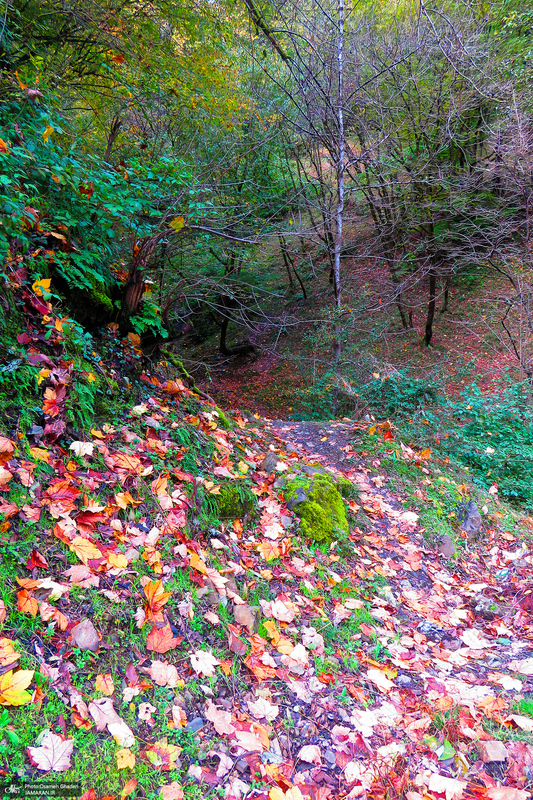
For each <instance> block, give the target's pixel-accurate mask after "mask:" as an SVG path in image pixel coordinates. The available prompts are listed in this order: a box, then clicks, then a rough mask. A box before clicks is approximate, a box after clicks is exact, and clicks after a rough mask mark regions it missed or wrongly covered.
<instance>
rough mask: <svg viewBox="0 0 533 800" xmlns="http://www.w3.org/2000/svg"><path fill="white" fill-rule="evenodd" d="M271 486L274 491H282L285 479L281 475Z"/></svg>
mask: <svg viewBox="0 0 533 800" xmlns="http://www.w3.org/2000/svg"><path fill="white" fill-rule="evenodd" d="M272 486H273V488H274V489H283V487H284V486H285V478H284V477H283V476H282V475H280V477H279V478H276V480H275V481H274V483H273V484H272Z"/></svg>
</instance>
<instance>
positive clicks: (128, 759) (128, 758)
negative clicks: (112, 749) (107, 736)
mask: <svg viewBox="0 0 533 800" xmlns="http://www.w3.org/2000/svg"><path fill="white" fill-rule="evenodd" d="M115 758H116V759H117V769H126V768H129V769H133V767H134V766H135V753H132V752H131V750H129V749H128V748H127V747H123V748H122V750H117V752H116V753H115Z"/></svg>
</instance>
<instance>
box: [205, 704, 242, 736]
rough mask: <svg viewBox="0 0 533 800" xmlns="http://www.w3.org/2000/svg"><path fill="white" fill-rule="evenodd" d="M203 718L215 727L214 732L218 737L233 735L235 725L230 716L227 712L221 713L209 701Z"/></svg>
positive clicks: (220, 710) (221, 711)
mask: <svg viewBox="0 0 533 800" xmlns="http://www.w3.org/2000/svg"><path fill="white" fill-rule="evenodd" d="M205 717H206V719H208V720H209V721H210V722H212V723H213V725H214V726H215V730H216V732H217V733H218V734H220V736H224V735H228V736H229V735H230V734H232V733H235V725H233V722H232V715H231V713H230V712H229V711H223V710H222V709H219V708H217V707H216V706H215V704H214V703H213V702H212V701H211V700H209V702H208V704H207V708H206V711H205Z"/></svg>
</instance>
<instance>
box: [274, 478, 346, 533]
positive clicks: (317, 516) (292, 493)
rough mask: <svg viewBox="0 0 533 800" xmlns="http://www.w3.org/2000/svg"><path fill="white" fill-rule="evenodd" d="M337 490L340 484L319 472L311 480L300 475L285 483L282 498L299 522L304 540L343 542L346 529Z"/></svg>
mask: <svg viewBox="0 0 533 800" xmlns="http://www.w3.org/2000/svg"><path fill="white" fill-rule="evenodd" d="M347 483H348V484H349V486H350V487H351V484H350V482H349V481H347ZM341 488H343V487H342V486H341V482H340V481H339V482H336V481H335V480H334V479H333V477H332V476H331V475H328V474H326V473H323V472H317V473H315V474H313V475H311V476H309V475H305V474H302V473H300V474H296V475H293V476H291V477H289V478H288V479H287V484H286V487H285V489H284V490H283V495H284V498H285V500H286V502H287V507H288V508H289V509H291V510H292V509H294V510H295V512H296V514H297V515H298V517H299V518H300V528H301V530H302V533H303V534H304V536H306V537H308V538H309V539H313V540H314V541H317V542H320V541H322V542H332V541H333V540H335V539H337V540H339V539H340V540H342V539H346V537H347V536H348V534H349V530H350V529H349V526H348V520H347V518H346V509H345V507H344V502H343V499H342V495H341V492H340V489H341Z"/></svg>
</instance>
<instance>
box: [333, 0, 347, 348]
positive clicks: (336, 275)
mask: <svg viewBox="0 0 533 800" xmlns="http://www.w3.org/2000/svg"><path fill="white" fill-rule="evenodd" d="M337 64H338V85H337V125H338V131H337V137H338V139H337V142H338V146H337V149H338V161H337V170H336V172H337V209H336V215H335V216H336V226H335V246H334V257H333V284H334V290H335V304H336V306H337V312H340V310H341V248H342V239H343V229H342V226H343V214H344V169H345V165H344V151H345V142H344V114H343V107H342V101H343V88H344V0H338V19H337ZM334 354H335V361H336V362H337V363H338V362H340V358H341V326H340V321H338V322H337V324H336V325H335V344H334Z"/></svg>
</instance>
